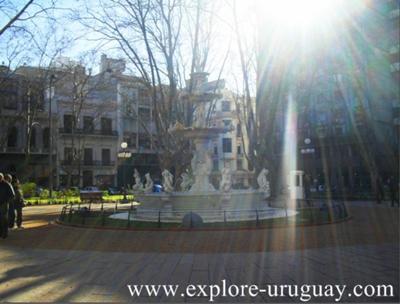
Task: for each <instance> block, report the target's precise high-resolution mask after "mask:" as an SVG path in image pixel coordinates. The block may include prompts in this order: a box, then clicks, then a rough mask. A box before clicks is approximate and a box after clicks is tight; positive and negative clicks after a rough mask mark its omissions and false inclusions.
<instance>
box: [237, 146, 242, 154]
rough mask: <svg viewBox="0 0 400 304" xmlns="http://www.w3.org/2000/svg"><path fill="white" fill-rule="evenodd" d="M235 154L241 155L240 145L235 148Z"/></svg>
mask: <svg viewBox="0 0 400 304" xmlns="http://www.w3.org/2000/svg"><path fill="white" fill-rule="evenodd" d="M237 154H238V155H240V154H242V147H241V146H240V145H239V146H237Z"/></svg>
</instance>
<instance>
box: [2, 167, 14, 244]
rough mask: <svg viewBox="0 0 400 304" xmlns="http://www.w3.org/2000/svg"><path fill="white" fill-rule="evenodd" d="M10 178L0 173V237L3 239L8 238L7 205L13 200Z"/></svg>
mask: <svg viewBox="0 0 400 304" xmlns="http://www.w3.org/2000/svg"><path fill="white" fill-rule="evenodd" d="M7 180H10V181H11V176H10V175H8V174H7V175H6V177H4V176H3V174H2V173H0V236H1V237H2V238H3V239H5V238H6V237H7V236H8V204H9V203H10V201H11V200H12V199H13V198H14V196H15V194H14V190H13V188H12V186H11V184H10V183H9V182H8V181H7Z"/></svg>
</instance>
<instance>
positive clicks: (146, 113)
mask: <svg viewBox="0 0 400 304" xmlns="http://www.w3.org/2000/svg"><path fill="white" fill-rule="evenodd" d="M150 116H151V113H150V109H147V108H139V118H140V119H141V120H142V121H145V122H148V121H150Z"/></svg>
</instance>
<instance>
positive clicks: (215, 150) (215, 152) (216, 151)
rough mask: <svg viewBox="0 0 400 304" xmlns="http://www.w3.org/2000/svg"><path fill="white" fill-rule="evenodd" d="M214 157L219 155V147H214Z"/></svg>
mask: <svg viewBox="0 0 400 304" xmlns="http://www.w3.org/2000/svg"><path fill="white" fill-rule="evenodd" d="M214 155H218V147H217V146H215V147H214Z"/></svg>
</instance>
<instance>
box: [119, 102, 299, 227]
mask: <svg viewBox="0 0 400 304" xmlns="http://www.w3.org/2000/svg"><path fill="white" fill-rule="evenodd" d="M191 97H192V98H193V100H194V103H195V113H194V122H193V125H192V126H191V127H184V126H182V125H181V124H179V123H176V124H175V125H174V126H172V127H171V128H170V129H169V132H171V133H172V134H174V135H175V136H181V137H183V138H187V139H189V140H191V141H192V142H193V144H194V151H193V158H192V161H191V172H192V176H189V174H188V173H183V174H182V176H181V180H182V182H181V184H180V188H181V191H176V190H175V189H174V186H173V185H174V183H173V178H174V177H173V175H172V174H171V173H170V172H169V171H168V170H167V169H164V170H163V172H162V177H163V188H164V192H161V193H154V192H152V186H153V182H152V180H151V177H150V175H149V174H148V173H147V174H146V181H145V183H144V185H142V184H141V179H140V176H139V175H138V174H139V173H138V172H137V171H135V175H134V179H135V185H134V186H133V189H135V191H134V195H135V198H136V200H137V201H138V202H140V206H139V207H138V208H137V212H136V219H137V220H143V221H154V220H157V217H158V216H159V214H160V213H159V212H161V213H162V216H163V221H167V222H181V221H182V218H183V217H184V216H185V214H187V213H188V212H195V213H197V214H198V215H200V216H201V217H202V219H203V221H204V222H219V221H224V220H228V221H233V220H238V221H239V220H242V221H245V220H252V219H254V218H255V217H256V216H257V217H258V218H259V219H262V218H271V217H283V216H286V215H287V214H288V212H289V213H290V214H289V215H293V214H295V213H296V212H295V211H291V210H283V209H279V208H271V207H269V205H268V198H269V196H270V187H269V181H268V178H267V176H268V170H266V169H263V170H262V171H261V172H260V173H259V175H258V177H257V183H258V189H246V190H237V189H232V172H231V169H230V168H229V167H224V168H223V169H222V170H221V176H222V179H221V181H220V185H219V188H218V189H216V188H215V187H214V185H213V184H212V183H211V182H210V175H211V172H212V146H211V143H212V140H213V139H215V138H217V137H218V136H219V134H221V133H223V132H226V131H227V129H225V128H218V127H209V126H207V125H206V113H207V111H208V109H209V106H210V103H211V100H212V98H215V97H214V96H210V95H209V94H207V95H204V94H198V95H196V94H194V95H193V96H191ZM256 210H257V211H256ZM292 213H293V214H292ZM227 214H228V215H227ZM112 217H113V218H120V219H126V218H127V214H126V213H125V214H123V213H120V214H114V215H113V216H112ZM227 217H228V218H227Z"/></svg>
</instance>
